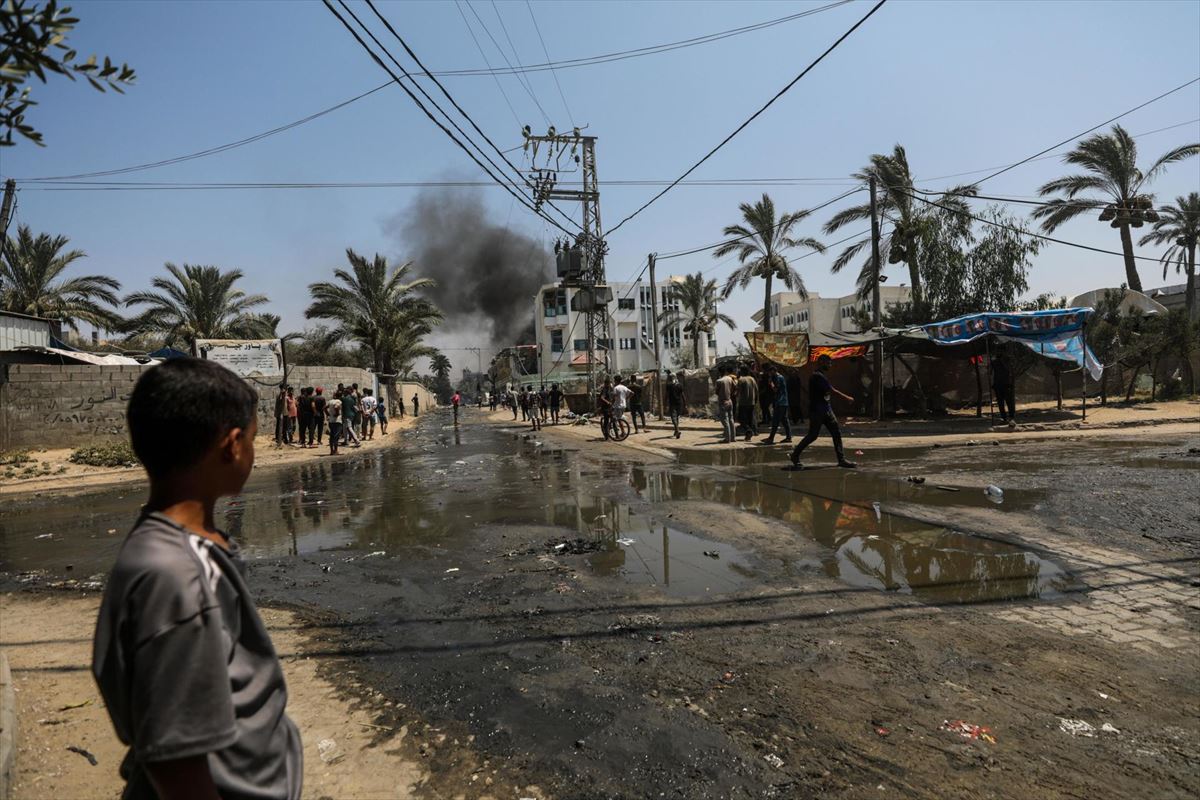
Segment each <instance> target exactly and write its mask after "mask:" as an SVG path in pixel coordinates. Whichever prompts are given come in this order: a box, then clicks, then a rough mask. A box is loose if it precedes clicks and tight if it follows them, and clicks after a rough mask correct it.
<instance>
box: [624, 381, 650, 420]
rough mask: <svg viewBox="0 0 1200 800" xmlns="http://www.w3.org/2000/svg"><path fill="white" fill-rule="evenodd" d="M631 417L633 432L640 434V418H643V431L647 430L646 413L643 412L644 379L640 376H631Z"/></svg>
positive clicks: (629, 387)
mask: <svg viewBox="0 0 1200 800" xmlns="http://www.w3.org/2000/svg"><path fill="white" fill-rule="evenodd" d="M628 389H629V416H630V418H631V419H632V421H633V432H634V433H638V432H639V431H638V417H639V416H640V417H641V418H642V425H641V430H643V431H644V430H645V429H646V412H645V411H642V379H641V377H639V376H638V375H631V376H629V386H628Z"/></svg>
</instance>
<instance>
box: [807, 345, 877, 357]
mask: <svg viewBox="0 0 1200 800" xmlns="http://www.w3.org/2000/svg"><path fill="white" fill-rule="evenodd" d="M866 354H867V346H866V345H865V344H852V345H846V346H845V347H825V346H821V345H814V346H813V347H810V348H809V349H808V360H809V361H816V360H817V359H818V358H820V357H821V356H829V357H830V358H862V357H863V356H865V355H866Z"/></svg>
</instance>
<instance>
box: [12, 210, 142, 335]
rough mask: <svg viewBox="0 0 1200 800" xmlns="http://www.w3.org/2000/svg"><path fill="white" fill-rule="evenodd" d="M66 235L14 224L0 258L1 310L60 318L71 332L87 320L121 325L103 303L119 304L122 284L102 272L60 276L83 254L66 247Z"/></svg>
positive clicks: (112, 326) (101, 324)
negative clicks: (68, 276) (16, 226)
mask: <svg viewBox="0 0 1200 800" xmlns="http://www.w3.org/2000/svg"><path fill="white" fill-rule="evenodd" d="M68 241H69V239H67V237H66V236H50V235H49V234H45V233H39V234H38V235H37V236H36V237H35V236H34V235H33V233H32V232H31V231H30V230H29V226H28V225H21V226H19V227H18V228H17V236H16V238H15V239H12V238H10V239H9V240H8V243H7V244H6V246H5V247H4V258H3V260H0V308H3V309H4V310H5V311H12V312H15V313H17V314H29V315H31V316H35V317H47V318H49V319H57V320H61V321H62V323H63V324H64V325H66V326H67V327H68V328H70V329H71V330H73V331H76V332H78V331H79V323H80V322H87V323H90V324H92V325H95V326H96V327H98V328H106V329H109V330H112V329H115V328H117V327H118V326H119V325H120V323H121V318H120V316H118V315H117V313H116V312H115V311H113V310H111V309H109V308H106V307H105V305H110V306H116V305H119V304H120V299H119V298H118V297H117V292H118V291H120V290H121V284H120V283H119V282H118V281H117V280H116V279H114V278H109V277H107V276H105V275H81V276H79V277H75V278H63V277H62V274H63V272H64V271H66V269H67V267H69V266H71V264H72V263H74V262H76V261H78V260H79V259H81V258H84V257H86V254H85V253H84V252H83V251H82V250H67V251H65V252H64V248H65V247H66V246H67V242H68Z"/></svg>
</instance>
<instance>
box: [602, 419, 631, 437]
mask: <svg viewBox="0 0 1200 800" xmlns="http://www.w3.org/2000/svg"><path fill="white" fill-rule="evenodd" d="M600 430H601V431H602V432H603V433H604V438H605V439H612V440H613V441H614V442H623V441H625V440H626V439H627V438H629V423H628V422H626V421H625V416H624V415H621V416H619V417H617V418H616V419H613V418H612V417H611V416H609V415H605V416H604V417H602V418H601V420H600Z"/></svg>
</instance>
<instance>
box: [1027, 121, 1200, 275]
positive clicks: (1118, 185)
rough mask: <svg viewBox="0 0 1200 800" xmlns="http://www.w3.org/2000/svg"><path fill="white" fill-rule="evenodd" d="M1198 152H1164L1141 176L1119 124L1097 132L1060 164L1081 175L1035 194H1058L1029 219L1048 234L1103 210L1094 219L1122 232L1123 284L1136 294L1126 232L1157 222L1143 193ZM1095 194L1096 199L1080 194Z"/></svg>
mask: <svg viewBox="0 0 1200 800" xmlns="http://www.w3.org/2000/svg"><path fill="white" fill-rule="evenodd" d="M1197 153H1200V144H1185V145H1183V146H1182V147H1176V148H1175V149H1174V150H1169V151H1167V152H1166V153H1164V154H1163V155H1161V156H1159V157H1158V159H1157V160H1156V161H1155V162H1154V163H1153V164H1151V165H1150V168H1149V169H1147V170H1146V171H1145V172H1142V171H1141V170H1140V169H1138V166H1137V142H1135V141H1134V140H1133V137H1132V136H1130V135H1129V133H1128V132H1127V131H1126V130H1125V129H1124V128H1122V127H1121V126H1120V125H1113V129H1112V132H1111V133H1097V134H1095V135H1094V136H1089V137H1088V138H1086V139H1084V140H1083V141H1082V142H1080V143H1079V144H1078V145H1077V146H1076V147H1075V149H1074V150H1072V151H1071V152H1069V153H1067V154H1066V155H1065V156H1063V162H1064V163H1066V164H1072V165H1074V166H1078V167H1082V168H1083V169H1084V172H1083V173H1080V174H1077V175H1065V176H1063V177H1061V178H1058V179H1056V180H1052V181H1050V182H1049V183H1047V184H1045V185H1043V186H1042V188H1040V189H1038V194H1040V195H1042V196H1043V197H1045V196H1047V195H1052V194H1063V195H1065V197H1059V198H1055V199H1054V200H1051V201H1050V202H1048V203H1046V205H1044V206H1042V207H1040V208H1038V209H1035V210H1034V212H1033V214H1032V216H1033V218H1034V219H1040V220H1042V230H1044V231H1045V232H1046V233H1053V232H1054V230H1055V229H1056V228H1058V227H1059V226H1060V225H1062V224H1063V223H1065V222H1068V221H1070V220H1072V219H1075V217H1078V216H1082V215H1083V214H1086V213H1088V212H1089V211H1094V210H1096V209H1102V210H1101V211H1100V215H1099V217H1098V219H1099V220H1100V221H1101V222H1107V223H1109V225H1110V226H1111V227H1113V228H1117V229H1119V230H1120V232H1121V250H1122V252H1123V253H1124V254H1125V280H1126V283H1127V284H1128V285H1129V288H1130V289H1133V290H1134V291H1138V292H1140V291H1141V290H1142V279H1141V278H1140V277H1139V276H1138V271H1137V264H1136V262H1135V261H1134V258H1133V237H1132V236H1131V235H1130V233H1129V229H1130V228H1140V227H1142V225H1143V224H1145V223H1146V222H1156V221H1157V220H1158V214H1157V213H1156V212H1155V211H1154V195H1152V194H1146V193H1145V192H1143V191H1142V190H1143V188H1144V187H1145V186H1146V184H1148V183H1150V181H1152V180H1154V179H1155V178H1156V177H1158V176H1159V175H1161V174H1162V172H1163V170H1164V169H1166V167H1167V165H1168V164H1174V163H1175V162H1177V161H1182V160H1183V159H1185V158H1187V157H1189V156H1194V155H1196V154H1197ZM1087 192H1096V193H1097V194H1098V195H1100V196H1099V197H1083V198H1081V199H1076V198H1079V196H1080V195H1081V194H1084V193H1087Z"/></svg>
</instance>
